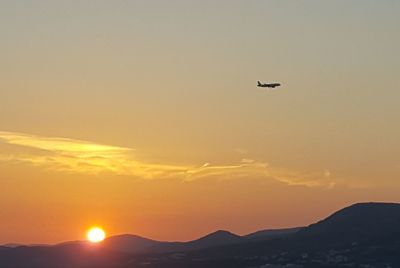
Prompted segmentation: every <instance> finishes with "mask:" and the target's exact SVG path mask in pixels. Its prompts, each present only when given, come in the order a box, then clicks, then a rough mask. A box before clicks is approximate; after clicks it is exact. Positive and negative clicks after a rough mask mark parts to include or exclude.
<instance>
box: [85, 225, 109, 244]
mask: <svg viewBox="0 0 400 268" xmlns="http://www.w3.org/2000/svg"><path fill="white" fill-rule="evenodd" d="M105 237H106V233H105V232H104V230H103V229H101V228H100V227H92V228H90V230H89V231H88V232H87V240H89V242H92V243H99V242H101V241H103V240H104V238H105Z"/></svg>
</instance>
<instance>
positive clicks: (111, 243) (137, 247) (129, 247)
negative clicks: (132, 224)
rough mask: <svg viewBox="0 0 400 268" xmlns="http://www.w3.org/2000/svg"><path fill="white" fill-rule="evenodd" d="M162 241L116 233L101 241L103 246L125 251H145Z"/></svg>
mask: <svg viewBox="0 0 400 268" xmlns="http://www.w3.org/2000/svg"><path fill="white" fill-rule="evenodd" d="M161 243H163V242H160V241H156V240H151V239H147V238H143V237H141V236H137V235H130V234H124V235H117V236H112V237H109V238H107V239H106V240H104V241H103V242H102V244H103V247H105V248H110V249H112V250H115V251H119V252H125V253H145V252H149V251H150V250H151V248H153V247H156V246H157V245H159V244H161Z"/></svg>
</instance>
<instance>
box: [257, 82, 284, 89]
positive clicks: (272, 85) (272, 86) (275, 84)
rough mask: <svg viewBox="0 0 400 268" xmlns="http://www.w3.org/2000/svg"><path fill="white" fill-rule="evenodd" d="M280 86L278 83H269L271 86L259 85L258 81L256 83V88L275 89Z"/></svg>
mask: <svg viewBox="0 0 400 268" xmlns="http://www.w3.org/2000/svg"><path fill="white" fill-rule="evenodd" d="M280 85H281V84H279V83H271V84H262V83H260V81H257V86H258V87H271V88H275V87H279V86H280Z"/></svg>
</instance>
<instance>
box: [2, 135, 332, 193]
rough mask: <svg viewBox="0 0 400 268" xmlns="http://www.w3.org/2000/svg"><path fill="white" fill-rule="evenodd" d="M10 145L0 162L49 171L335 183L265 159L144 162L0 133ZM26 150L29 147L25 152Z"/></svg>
mask: <svg viewBox="0 0 400 268" xmlns="http://www.w3.org/2000/svg"><path fill="white" fill-rule="evenodd" d="M1 141H2V142H3V144H7V145H13V146H14V147H15V148H14V150H13V151H10V152H8V153H7V152H5V151H2V152H1V153H0V161H2V162H16V163H25V164H30V165H33V166H37V167H45V168H47V169H50V170H54V171H62V172H79V173H87V174H101V173H112V174H117V175H124V176H133V177H136V178H141V179H180V180H182V181H195V180H199V179H206V178H212V179H217V180H226V179H265V180H276V181H279V182H282V183H285V184H287V185H301V186H307V187H325V188H332V187H334V186H335V182H334V181H332V179H331V178H327V177H326V176H321V173H318V174H317V173H316V174H303V173H299V172H294V171H289V170H286V169H281V168H275V167H271V166H269V165H268V164H267V163H263V162H258V161H255V160H252V159H242V161H240V163H237V164H232V165H211V164H210V163H205V164H203V165H197V166H196V165H192V166H190V165H169V164H154V163H145V162H143V161H140V160H138V159H136V158H135V155H134V153H133V152H134V150H133V149H131V148H126V147H117V146H109V145H101V144H97V143H93V142H88V141H81V140H74V139H68V138H51V137H42V136H36V135H29V134H24V133H16V132H5V131H0V145H1ZM28 149H30V150H28Z"/></svg>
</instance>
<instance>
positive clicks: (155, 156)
mask: <svg viewBox="0 0 400 268" xmlns="http://www.w3.org/2000/svg"><path fill="white" fill-rule="evenodd" d="M399 14H400V2H399V1H395V0H386V1H370V0H354V1H348V0H337V1H319V0H315V1H289V0H287V1H282V0H276V1H267V0H252V1H245V0H243V1H242V0H241V1H238V0H229V1H222V0H221V1H215V0H212V1H211V0H201V1H187V0H180V1H177V0H168V1H163V0H159V1H152V0H143V1H135V0H124V1H121V0H113V1H105V0H104V1H100V0H99V1H66V0H65V1H61V0H58V1H54V0H40V1H39V0H37V1H36V0H31V1H27V0H26V1H25V0H20V1H12V0H8V1H7V0H6V1H1V3H0V34H1V42H0V56H1V58H0V59H1V60H0V243H9V242H16V243H57V242H61V241H67V240H75V239H83V238H84V236H85V231H86V230H87V229H88V228H89V227H90V226H93V225H100V226H102V227H104V229H105V230H106V232H107V233H108V234H109V235H113V234H121V233H132V234H138V235H142V236H146V237H149V238H153V239H160V240H189V239H194V238H197V237H199V236H201V235H204V234H206V233H209V232H212V231H215V230H218V229H227V230H230V231H232V232H235V233H238V234H245V233H249V232H252V231H256V230H259V229H265V228H278V227H294V226H301V225H307V224H310V223H313V222H314V221H316V220H319V219H321V218H322V217H325V216H326V215H328V214H329V213H331V212H333V211H335V210H337V209H339V208H342V207H344V206H346V205H349V204H351V203H355V202H361V201H390V202H399V201H400V197H399V191H400V180H399V179H400V141H399V138H400V123H399V122H400V105H399V100H400V71H399V70H400V51H399V48H400V32H399V29H400V19H399ZM257 80H261V81H263V82H280V83H282V84H283V86H282V87H280V88H278V89H276V90H265V89H261V88H257V87H256V83H257Z"/></svg>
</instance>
